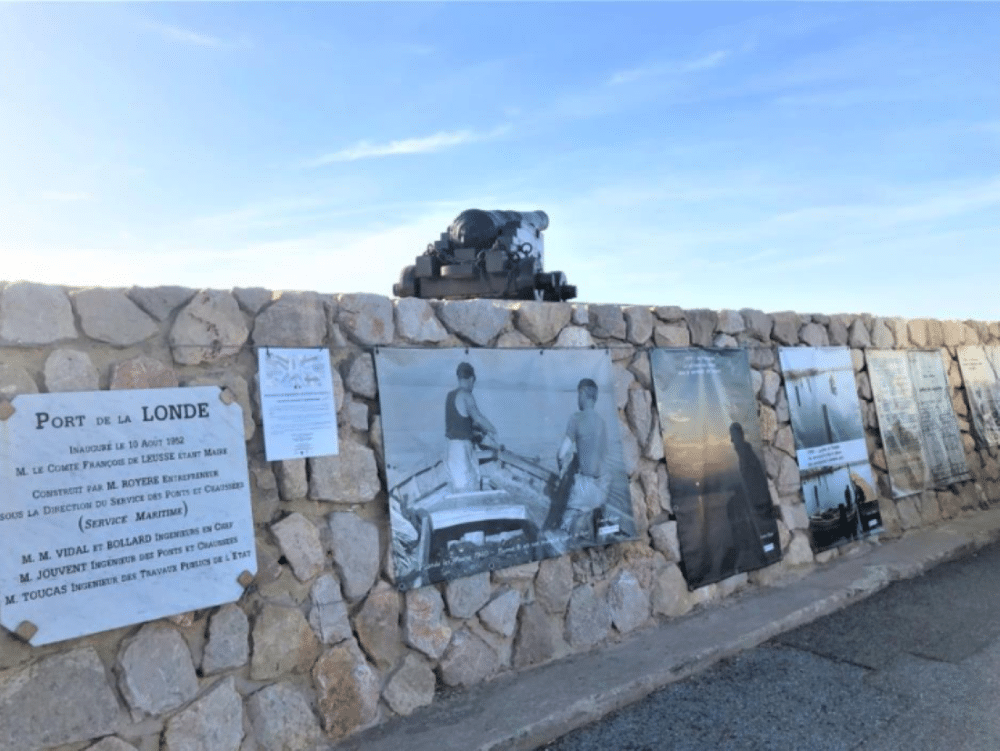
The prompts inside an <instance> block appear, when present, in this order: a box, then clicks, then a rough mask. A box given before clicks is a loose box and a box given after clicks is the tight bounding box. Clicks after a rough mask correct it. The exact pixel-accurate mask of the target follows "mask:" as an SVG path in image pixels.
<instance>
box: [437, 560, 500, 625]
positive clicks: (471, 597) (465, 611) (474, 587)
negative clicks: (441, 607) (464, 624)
mask: <svg viewBox="0 0 1000 751" xmlns="http://www.w3.org/2000/svg"><path fill="white" fill-rule="evenodd" d="M490 592H491V589H490V572H489V571H483V572H481V573H478V574H473V575H472V576H465V577H462V578H461V579H452V580H451V581H449V582H448V583H447V584H446V585H445V590H444V597H445V601H446V602H447V603H448V612H449V613H450V614H451V617H452V618H472V617H473V616H474V615H475V614H476V613H477V612H479V609H480V608H481V607H483V605H485V604H486V603H487V602H489V599H490Z"/></svg>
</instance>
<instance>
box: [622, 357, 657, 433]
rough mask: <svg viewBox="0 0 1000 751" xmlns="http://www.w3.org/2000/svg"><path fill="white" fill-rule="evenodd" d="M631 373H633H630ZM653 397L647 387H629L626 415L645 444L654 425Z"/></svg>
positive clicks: (630, 424)
mask: <svg viewBox="0 0 1000 751" xmlns="http://www.w3.org/2000/svg"><path fill="white" fill-rule="evenodd" d="M629 375H631V373H630V374H629ZM652 406H653V398H652V397H651V396H650V394H649V392H648V391H646V390H645V389H629V391H628V403H627V404H626V406H625V416H626V417H628V422H629V427H631V428H632V432H633V433H634V434H635V437H636V439H637V440H638V441H639V443H640V444H643V445H645V444H646V441H647V440H648V438H649V432H650V429H651V428H652V426H653V409H652Z"/></svg>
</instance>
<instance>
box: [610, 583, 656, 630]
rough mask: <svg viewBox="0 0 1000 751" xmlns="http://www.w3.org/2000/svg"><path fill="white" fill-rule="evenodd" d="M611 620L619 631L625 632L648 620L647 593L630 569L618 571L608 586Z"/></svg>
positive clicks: (648, 600) (648, 603) (648, 605)
mask: <svg viewBox="0 0 1000 751" xmlns="http://www.w3.org/2000/svg"><path fill="white" fill-rule="evenodd" d="M608 604H609V605H610V606H611V622H612V623H613V624H614V627H615V628H616V629H618V631H619V633H622V634H627V633H628V632H630V631H634V630H635V629H637V628H639V627H640V626H642V625H643V624H644V623H646V621H648V620H649V611H650V599H649V593H648V592H646V590H644V589H643V588H642V585H641V584H639V580H638V579H636V577H635V574H633V573H632V572H631V571H619V572H618V574H617V575H616V576H615V578H614V579H612V580H611V586H610V587H609V588H608Z"/></svg>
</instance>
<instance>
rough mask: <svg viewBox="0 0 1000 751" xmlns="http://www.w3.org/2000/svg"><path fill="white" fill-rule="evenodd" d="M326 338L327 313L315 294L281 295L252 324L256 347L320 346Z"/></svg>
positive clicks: (294, 293)
mask: <svg viewBox="0 0 1000 751" xmlns="http://www.w3.org/2000/svg"><path fill="white" fill-rule="evenodd" d="M325 339H326V310H325V309H324V308H323V301H322V300H321V299H320V296H319V295H317V294H316V293H315V292H281V293H279V296H278V298H277V299H276V300H275V301H274V302H273V303H272V304H271V305H270V306H268V307H267V308H266V309H265V310H264V311H263V312H261V313H259V314H258V315H257V318H256V320H255V321H254V326H253V343H254V344H255V345H257V346H258V347H319V346H321V345H322V344H323V342H324V340H325Z"/></svg>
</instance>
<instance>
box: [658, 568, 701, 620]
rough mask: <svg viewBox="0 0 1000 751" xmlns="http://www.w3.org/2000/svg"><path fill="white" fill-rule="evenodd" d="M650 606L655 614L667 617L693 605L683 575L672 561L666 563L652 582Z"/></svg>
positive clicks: (680, 612) (686, 610) (679, 614)
mask: <svg viewBox="0 0 1000 751" xmlns="http://www.w3.org/2000/svg"><path fill="white" fill-rule="evenodd" d="M652 606H653V612H654V613H655V614H656V615H665V616H667V617H668V618H676V617H678V616H681V615H684V614H685V613H687V612H688V611H689V610H691V608H692V607H694V600H693V599H692V597H691V593H690V592H688V588H687V582H686V581H684V575H683V574H681V570H680V569H679V568H677V566H676V565H674V564H673V563H671V564H668V565H667V566H666V567H665V568H664V569H663V570H662V571H661V572H660V574H659V576H657V577H656V581H655V582H654V583H653V593H652Z"/></svg>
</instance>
